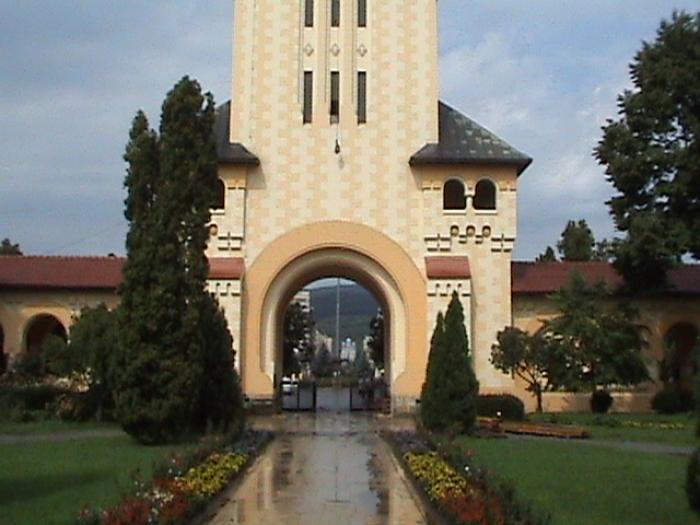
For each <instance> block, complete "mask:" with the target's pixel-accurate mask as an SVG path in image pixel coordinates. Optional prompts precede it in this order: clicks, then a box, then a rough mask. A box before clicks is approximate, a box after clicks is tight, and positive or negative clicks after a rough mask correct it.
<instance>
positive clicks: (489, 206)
mask: <svg viewBox="0 0 700 525" xmlns="http://www.w3.org/2000/svg"><path fill="white" fill-rule="evenodd" d="M474 209H475V210H495V209H496V185H495V184H494V183H493V182H491V181H490V180H486V179H484V180H480V181H479V182H478V183H477V184H476V189H475V192H474Z"/></svg>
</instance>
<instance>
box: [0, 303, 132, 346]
mask: <svg viewBox="0 0 700 525" xmlns="http://www.w3.org/2000/svg"><path fill="white" fill-rule="evenodd" d="M118 302H119V299H118V297H117V295H116V293H114V292H99V291H96V292H89V291H51V290H27V291H0V325H1V326H2V329H3V332H4V335H5V343H4V352H5V353H7V354H9V355H10V356H12V358H15V357H16V356H17V355H19V354H20V353H21V352H23V351H24V350H26V333H27V330H28V328H29V326H30V325H31V323H32V321H33V320H34V319H35V318H36V317H37V316H40V315H51V316H53V317H55V318H56V319H57V320H58V321H59V322H60V323H61V324H62V325H63V327H64V328H65V329H66V332H68V333H70V327H71V325H72V324H73V320H74V318H75V317H76V316H78V315H79V314H80V312H81V310H82V309H83V308H85V307H95V306H98V305H100V304H103V303H104V304H106V305H107V306H108V307H109V308H114V307H115V306H116V305H117V304H118Z"/></svg>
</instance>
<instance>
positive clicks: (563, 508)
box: [459, 438, 698, 525]
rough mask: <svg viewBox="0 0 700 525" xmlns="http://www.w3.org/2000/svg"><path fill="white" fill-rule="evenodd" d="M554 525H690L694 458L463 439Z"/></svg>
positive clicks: (694, 519)
mask: <svg viewBox="0 0 700 525" xmlns="http://www.w3.org/2000/svg"><path fill="white" fill-rule="evenodd" d="M459 443H460V445H461V446H465V447H468V448H470V449H473V450H475V451H476V457H477V461H479V462H480V463H481V464H482V465H484V466H486V467H488V468H489V469H491V470H492V471H494V472H496V473H497V475H498V476H499V477H500V478H502V479H507V480H510V481H512V482H513V483H514V485H515V487H516V489H517V491H518V494H520V495H521V497H522V498H524V499H525V500H528V501H530V502H532V503H533V504H534V505H535V507H536V508H537V509H540V510H542V511H544V512H549V513H551V514H552V517H553V524H552V525H660V524H664V525H690V524H693V523H698V519H697V517H696V516H695V515H694V514H692V513H691V511H690V510H689V508H688V503H687V500H686V498H685V492H684V487H683V485H684V480H685V468H686V465H687V462H688V460H687V459H686V458H683V457H676V456H664V455H654V454H643V453H639V452H621V451H618V450H613V449H609V448H605V447H591V446H586V445H580V444H576V443H562V442H551V441H545V440H543V441H524V440H516V439H502V440H501V439H475V438H460V441H459Z"/></svg>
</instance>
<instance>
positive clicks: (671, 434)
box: [529, 413, 700, 446]
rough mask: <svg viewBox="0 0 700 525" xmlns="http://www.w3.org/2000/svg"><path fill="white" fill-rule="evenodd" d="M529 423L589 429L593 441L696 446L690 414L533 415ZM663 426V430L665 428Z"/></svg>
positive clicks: (693, 423)
mask: <svg viewBox="0 0 700 525" xmlns="http://www.w3.org/2000/svg"><path fill="white" fill-rule="evenodd" d="M529 419H530V420H531V421H538V422H556V423H560V424H571V425H579V426H584V427H586V428H588V430H590V432H591V437H592V438H593V439H604V440H614V441H641V442H646V443H664V444H668V445H679V446H696V445H698V444H700V440H698V438H697V437H695V424H696V419H695V417H694V416H693V415H690V414H678V415H673V416H664V415H657V414H605V415H597V414H575V413H562V414H532V415H530V416H529ZM664 427H666V428H664Z"/></svg>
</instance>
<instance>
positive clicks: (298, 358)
mask: <svg viewBox="0 0 700 525" xmlns="http://www.w3.org/2000/svg"><path fill="white" fill-rule="evenodd" d="M312 331H313V319H312V317H311V313H310V312H308V311H306V309H305V308H304V307H303V306H302V305H301V304H299V303H297V302H292V303H291V304H290V305H289V307H288V308H287V312H286V313H285V315H284V336H283V340H282V351H283V356H282V363H283V373H284V376H285V377H289V376H291V375H292V374H298V373H299V371H300V370H301V368H300V363H301V362H302V361H309V360H310V359H311V355H312V354H313V348H312V346H313V345H312V343H311V333H312Z"/></svg>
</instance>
